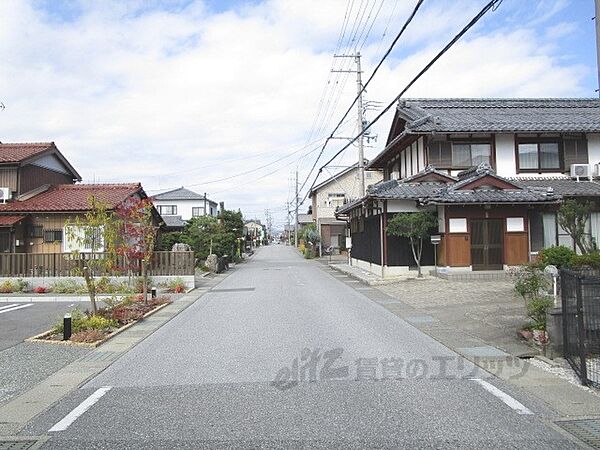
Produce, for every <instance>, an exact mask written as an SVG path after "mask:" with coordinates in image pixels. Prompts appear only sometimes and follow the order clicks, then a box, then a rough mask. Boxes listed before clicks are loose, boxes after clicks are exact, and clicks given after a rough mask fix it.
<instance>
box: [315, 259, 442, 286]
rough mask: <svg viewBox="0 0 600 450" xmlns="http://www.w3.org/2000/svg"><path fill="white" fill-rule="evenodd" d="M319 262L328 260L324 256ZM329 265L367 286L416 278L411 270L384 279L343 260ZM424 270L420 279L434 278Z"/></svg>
mask: <svg viewBox="0 0 600 450" xmlns="http://www.w3.org/2000/svg"><path fill="white" fill-rule="evenodd" d="M319 262H321V263H323V264H328V262H327V260H326V259H325V258H320V260H319ZM329 266H330V267H331V268H333V269H335V270H337V271H338V272H341V273H345V274H346V275H348V276H349V277H352V278H354V279H355V280H359V281H361V282H363V283H365V284H368V285H369V286H382V285H387V284H394V283H398V282H400V281H408V280H416V279H417V272H416V271H411V272H410V273H408V274H407V275H402V276H397V277H390V278H385V279H384V278H381V277H380V276H378V275H375V274H374V273H372V272H369V271H368V270H364V269H361V268H359V267H356V266H350V265H348V264H347V263H345V262H343V261H334V262H331V263H329ZM425 272H426V271H425V270H423V278H422V279H426V280H428V279H431V278H434V277H432V276H430V275H426V274H425Z"/></svg>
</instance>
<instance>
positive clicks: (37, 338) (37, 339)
mask: <svg viewBox="0 0 600 450" xmlns="http://www.w3.org/2000/svg"><path fill="white" fill-rule="evenodd" d="M171 303H173V302H172V301H169V302H167V303H163V304H162V305H158V306H157V307H156V308H154V309H153V310H151V311H148V312H147V313H146V314H144V315H143V316H142V317H141V318H140V319H138V320H134V321H133V322H130V323H128V324H127V325H123V326H122V327H121V328H117V329H116V330H115V331H113V332H112V333H110V334H107V335H106V336H105V337H104V339H101V340H99V341H96V342H71V341H54V340H52V339H44V338H45V337H46V336H50V335H51V334H52V330H48V331H44V332H43V333H40V334H36V335H35V336H32V337H30V338H27V339H25V342H35V343H38V344H54V345H70V346H73V347H85V348H96V347H99V346H101V345H102V344H104V343H105V342H106V341H108V340H109V339H111V338H113V337H115V336H116V335H117V334H119V333H122V332H123V331H125V330H127V329H128V328H131V327H132V326H134V325H135V324H136V323H139V322H141V321H142V320H144V319H145V318H146V317H149V316H151V315H152V314H154V313H156V312H158V311H160V310H161V309H163V308H165V307H166V306H168V305H170V304H171Z"/></svg>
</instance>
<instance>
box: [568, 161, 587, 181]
mask: <svg viewBox="0 0 600 450" xmlns="http://www.w3.org/2000/svg"><path fill="white" fill-rule="evenodd" d="M571 178H577V180H579V179H580V178H589V179H591V178H592V168H591V166H590V165H589V164H571Z"/></svg>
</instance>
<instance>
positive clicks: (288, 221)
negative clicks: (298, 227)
mask: <svg viewBox="0 0 600 450" xmlns="http://www.w3.org/2000/svg"><path fill="white" fill-rule="evenodd" d="M285 216H286V226H285V235H286V240H285V245H290V235H291V234H292V233H291V232H290V202H289V201H288V202H286V203H285Z"/></svg>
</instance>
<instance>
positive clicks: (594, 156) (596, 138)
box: [586, 133, 600, 164]
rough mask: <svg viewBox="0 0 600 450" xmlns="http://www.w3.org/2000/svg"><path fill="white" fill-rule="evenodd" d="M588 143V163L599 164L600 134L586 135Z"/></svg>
mask: <svg viewBox="0 0 600 450" xmlns="http://www.w3.org/2000/svg"><path fill="white" fill-rule="evenodd" d="M586 137H587V143H588V162H589V163H590V164H600V134H596V133H590V134H587V135H586Z"/></svg>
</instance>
